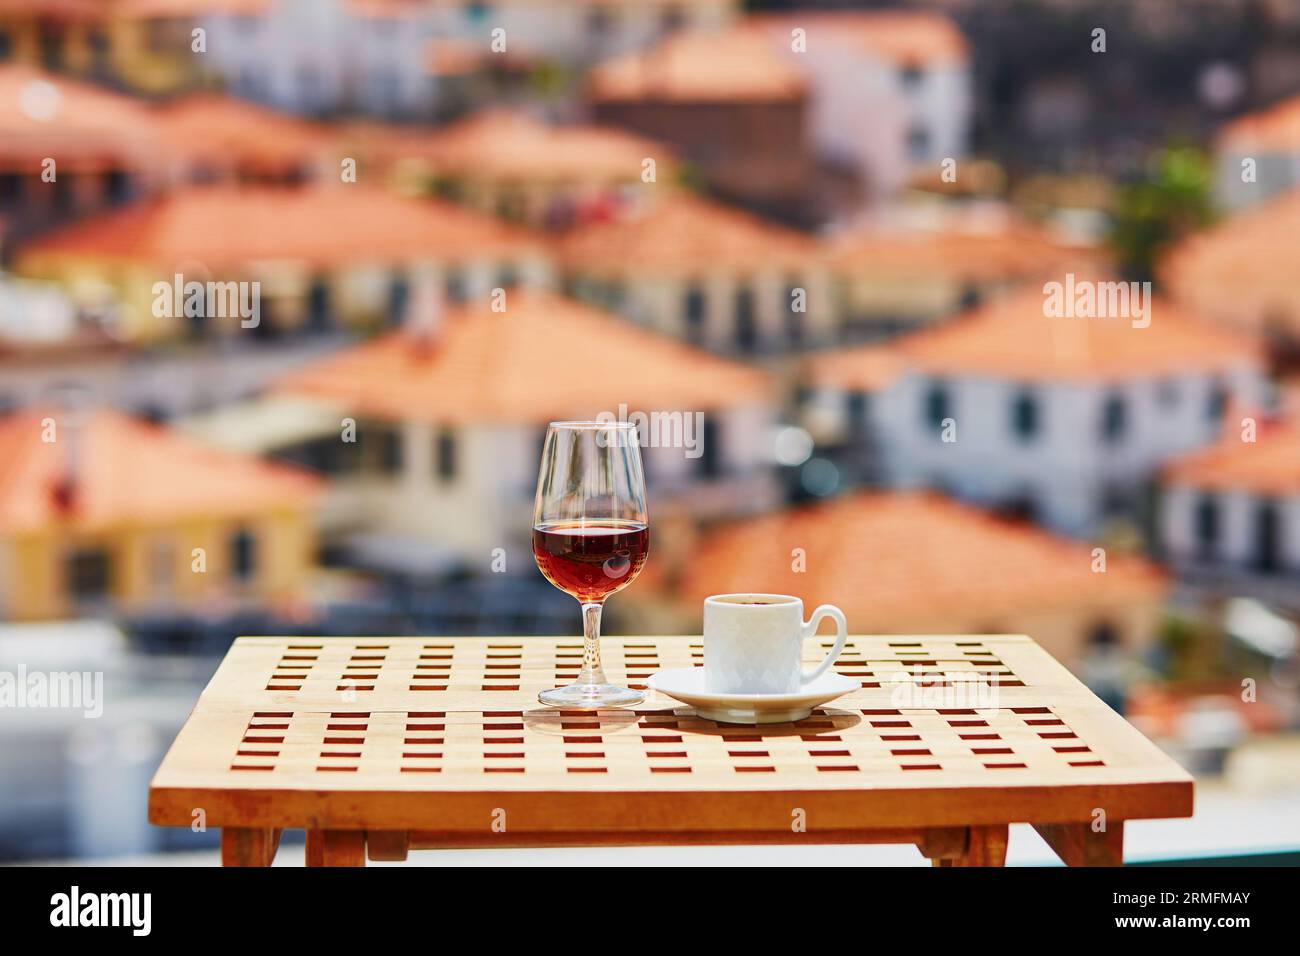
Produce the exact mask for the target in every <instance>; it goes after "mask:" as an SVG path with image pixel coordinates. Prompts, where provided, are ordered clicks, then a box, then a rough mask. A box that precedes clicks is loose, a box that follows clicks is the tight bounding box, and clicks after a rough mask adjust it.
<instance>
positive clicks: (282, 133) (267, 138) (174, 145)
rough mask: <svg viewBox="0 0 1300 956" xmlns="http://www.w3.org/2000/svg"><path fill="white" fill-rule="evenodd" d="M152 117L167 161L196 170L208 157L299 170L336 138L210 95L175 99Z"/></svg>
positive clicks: (296, 120)
mask: <svg viewBox="0 0 1300 956" xmlns="http://www.w3.org/2000/svg"><path fill="white" fill-rule="evenodd" d="M156 116H157V120H158V128H159V133H160V135H161V138H162V141H163V144H164V148H165V149H166V150H167V151H168V157H169V158H173V159H179V160H181V161H183V162H185V163H188V164H191V165H196V166H197V165H203V164H204V163H205V161H211V160H212V159H213V157H220V160H219V161H218V162H216V163H215V164H214V165H238V166H242V167H255V168H259V169H271V170H276V169H283V168H285V167H290V166H303V165H308V164H310V163H312V162H314V161H318V160H320V159H321V158H322V157H323V156H325V155H326V154H329V153H330V152H331V151H332V150H333V149H334V144H335V142H336V140H337V135H336V133H335V132H334V131H333V130H331V129H330V128H329V127H328V126H325V125H323V124H320V123H313V122H311V121H309V120H304V119H301V118H300V117H297V116H290V115H289V114H287V113H280V112H277V111H275V110H271V109H267V108H265V107H263V106H258V105H256V104H255V103H250V102H248V101H246V100H239V99H235V98H234V97H230V96H221V95H219V94H215V93H199V94H195V95H193V96H187V97H185V98H183V99H180V100H175V101H173V102H171V103H168V104H167V105H166V106H162V107H159V108H158V109H157V111H156ZM335 167H336V170H337V163H336V164H335Z"/></svg>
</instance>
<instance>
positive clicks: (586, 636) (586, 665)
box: [578, 602, 605, 685]
mask: <svg viewBox="0 0 1300 956" xmlns="http://www.w3.org/2000/svg"><path fill="white" fill-rule="evenodd" d="M602 606H603V605H601V604H600V603H595V604H588V603H586V602H583V605H582V673H580V674H579V675H578V683H579V684H588V685H590V684H604V683H605V669H604V668H603V667H601V666H600V611H601V608H602Z"/></svg>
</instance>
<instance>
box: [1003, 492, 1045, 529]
mask: <svg viewBox="0 0 1300 956" xmlns="http://www.w3.org/2000/svg"><path fill="white" fill-rule="evenodd" d="M998 512H999V513H1000V514H1001V515H1002V516H1003V517H1004V518H1008V519H1010V520H1011V521H1025V522H1029V523H1031V524H1032V523H1036V522H1037V521H1038V520H1039V518H1040V516H1041V515H1042V510H1041V508H1040V507H1039V504H1038V495H1037V494H1035V493H1034V491H1033V490H1032V489H1028V488H1026V489H1024V490H1023V491H1021V492H1020V493H1019V494H1015V495H1012V496H1011V497H1010V498H1007V499H1006V500H1005V501H1003V502H1002V505H1001V507H999V508H998Z"/></svg>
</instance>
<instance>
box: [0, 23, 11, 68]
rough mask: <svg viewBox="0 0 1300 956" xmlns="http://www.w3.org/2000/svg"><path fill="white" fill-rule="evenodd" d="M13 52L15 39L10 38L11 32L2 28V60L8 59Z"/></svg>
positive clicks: (0, 46)
mask: <svg viewBox="0 0 1300 956" xmlns="http://www.w3.org/2000/svg"><path fill="white" fill-rule="evenodd" d="M12 54H13V41H11V40H10V39H9V33H8V31H6V30H3V29H0V60H7V59H9V57H10V56H11V55H12Z"/></svg>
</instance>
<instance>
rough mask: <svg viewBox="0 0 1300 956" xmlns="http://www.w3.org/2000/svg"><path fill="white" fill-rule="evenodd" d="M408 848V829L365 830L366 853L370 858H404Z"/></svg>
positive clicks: (409, 840)
mask: <svg viewBox="0 0 1300 956" xmlns="http://www.w3.org/2000/svg"><path fill="white" fill-rule="evenodd" d="M410 849H411V833H410V831H409V830H367V831H366V855H367V856H368V857H370V859H372V860H383V861H392V860H405V859H406V856H407V854H408V853H409V852H410Z"/></svg>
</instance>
